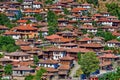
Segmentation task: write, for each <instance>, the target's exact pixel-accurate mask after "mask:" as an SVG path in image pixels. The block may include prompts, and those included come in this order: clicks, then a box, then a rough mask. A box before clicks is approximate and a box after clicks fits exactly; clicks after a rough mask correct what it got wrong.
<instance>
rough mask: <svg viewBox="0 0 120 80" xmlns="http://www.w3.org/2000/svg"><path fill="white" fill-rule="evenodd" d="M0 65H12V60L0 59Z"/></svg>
mask: <svg viewBox="0 0 120 80" xmlns="http://www.w3.org/2000/svg"><path fill="white" fill-rule="evenodd" d="M0 63H1V65H3V66H5V65H6V64H12V60H10V59H8V58H0Z"/></svg>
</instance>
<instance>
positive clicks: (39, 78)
mask: <svg viewBox="0 0 120 80" xmlns="http://www.w3.org/2000/svg"><path fill="white" fill-rule="evenodd" d="M45 72H46V70H45V69H44V68H41V69H40V70H38V71H37V73H36V75H35V77H34V78H35V80H42V76H43V73H45Z"/></svg>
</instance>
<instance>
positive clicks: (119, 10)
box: [106, 3, 120, 19]
mask: <svg viewBox="0 0 120 80" xmlns="http://www.w3.org/2000/svg"><path fill="white" fill-rule="evenodd" d="M106 7H107V11H108V12H110V14H112V15H114V16H117V17H118V18H119V19H120V7H119V5H118V4H117V3H110V4H106Z"/></svg>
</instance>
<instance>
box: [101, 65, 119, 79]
mask: <svg viewBox="0 0 120 80" xmlns="http://www.w3.org/2000/svg"><path fill="white" fill-rule="evenodd" d="M119 79H120V67H118V68H117V71H116V72H110V73H106V74H104V75H103V76H101V77H99V80H119Z"/></svg>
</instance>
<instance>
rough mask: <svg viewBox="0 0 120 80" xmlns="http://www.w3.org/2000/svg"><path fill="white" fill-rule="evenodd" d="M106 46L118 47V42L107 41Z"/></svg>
mask: <svg viewBox="0 0 120 80" xmlns="http://www.w3.org/2000/svg"><path fill="white" fill-rule="evenodd" d="M107 46H108V47H120V42H119V41H117V40H110V41H107Z"/></svg>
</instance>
